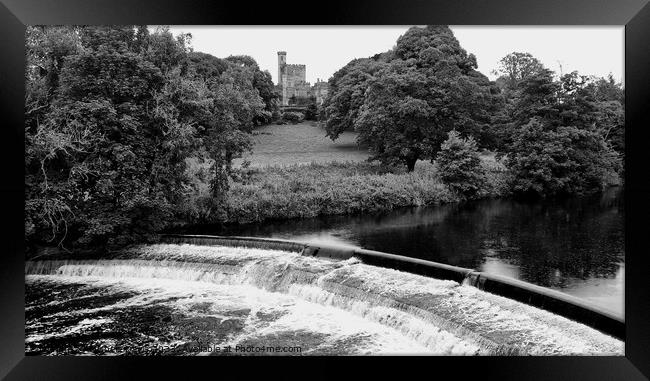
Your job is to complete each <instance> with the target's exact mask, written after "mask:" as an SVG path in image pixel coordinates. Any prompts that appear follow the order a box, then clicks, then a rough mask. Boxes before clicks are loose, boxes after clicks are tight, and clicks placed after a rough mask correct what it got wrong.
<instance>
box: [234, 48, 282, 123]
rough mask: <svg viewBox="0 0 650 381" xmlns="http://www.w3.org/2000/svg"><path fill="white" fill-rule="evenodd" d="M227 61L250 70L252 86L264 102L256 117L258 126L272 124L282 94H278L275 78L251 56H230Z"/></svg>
mask: <svg viewBox="0 0 650 381" xmlns="http://www.w3.org/2000/svg"><path fill="white" fill-rule="evenodd" d="M226 60H227V61H228V62H230V63H232V64H234V65H236V66H240V67H243V68H246V69H248V70H249V71H251V72H252V75H253V77H252V82H251V83H252V84H253V87H254V88H255V89H256V90H257V92H258V94H259V96H260V98H262V102H264V109H263V111H261V112H259V113H258V115H256V116H255V118H254V119H255V123H256V124H264V123H269V122H271V119H272V115H273V113H274V112H277V111H278V109H279V105H280V94H279V93H278V91H277V89H276V87H275V85H274V84H273V78H272V77H271V73H269V72H268V70H264V71H262V70H260V68H259V65H258V64H257V62H256V61H255V59H254V58H253V57H250V56H230V57H228V58H226Z"/></svg>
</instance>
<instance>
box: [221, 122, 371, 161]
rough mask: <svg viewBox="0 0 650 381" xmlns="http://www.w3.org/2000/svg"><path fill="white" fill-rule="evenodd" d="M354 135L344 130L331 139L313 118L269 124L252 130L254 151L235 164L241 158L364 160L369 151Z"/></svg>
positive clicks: (268, 159)
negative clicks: (306, 120)
mask: <svg viewBox="0 0 650 381" xmlns="http://www.w3.org/2000/svg"><path fill="white" fill-rule="evenodd" d="M356 137H357V134H356V133H354V132H347V131H346V132H344V133H342V134H341V135H340V136H339V138H338V139H337V140H336V141H335V142H333V141H332V140H331V139H330V138H328V137H326V136H325V129H323V128H322V127H319V126H318V125H317V124H316V123H315V122H303V123H298V124H285V125H276V124H270V125H267V126H262V127H259V128H257V129H255V130H254V136H253V138H252V140H253V153H252V154H246V155H244V157H243V158H241V159H237V160H235V161H234V165H235V166H240V165H241V164H242V162H243V161H244V160H248V161H250V163H251V164H250V166H251V167H266V166H286V165H294V164H310V163H329V162H359V161H364V160H366V159H367V158H368V156H369V154H368V151H367V150H366V149H363V148H359V147H358V146H357V143H356Z"/></svg>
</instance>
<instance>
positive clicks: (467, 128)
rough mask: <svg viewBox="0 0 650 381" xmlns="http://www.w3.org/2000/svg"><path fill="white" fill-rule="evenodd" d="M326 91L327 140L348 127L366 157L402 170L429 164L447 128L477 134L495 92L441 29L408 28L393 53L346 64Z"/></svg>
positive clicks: (446, 30)
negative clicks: (366, 149) (365, 150)
mask: <svg viewBox="0 0 650 381" xmlns="http://www.w3.org/2000/svg"><path fill="white" fill-rule="evenodd" d="M330 86H331V87H332V88H331V89H330V94H331V95H330V96H329V97H328V100H327V101H326V108H327V111H326V116H327V118H328V120H327V126H328V135H329V136H330V137H332V138H335V137H336V136H338V134H339V133H340V132H341V131H342V130H344V129H348V128H349V126H350V125H352V126H353V127H354V130H355V131H357V132H358V133H359V138H358V139H359V142H360V143H362V144H365V145H367V146H368V147H369V148H370V149H371V152H372V154H373V156H372V159H375V160H379V161H381V162H383V163H390V164H397V163H401V164H405V165H406V166H407V168H408V170H409V171H412V170H413V168H414V166H415V163H416V162H417V160H433V159H434V157H435V154H436V152H437V151H438V150H439V149H440V144H441V143H442V142H443V141H444V140H445V139H446V135H447V132H448V131H450V130H451V129H453V128H455V129H457V130H458V131H461V132H462V133H464V134H474V135H476V136H479V137H480V136H482V132H483V131H485V130H486V128H487V126H488V124H489V120H490V112H489V110H490V108H491V107H493V105H494V104H496V103H495V102H496V100H495V98H494V93H495V92H496V91H497V90H496V88H495V87H494V85H493V84H492V83H490V81H489V80H488V79H487V77H485V76H484V75H483V74H481V73H479V72H478V71H476V58H475V57H474V56H473V55H472V54H468V53H467V52H466V51H465V50H464V49H463V48H462V47H461V46H460V44H459V43H458V40H457V39H456V38H455V37H454V35H453V33H452V32H451V30H450V29H449V28H448V27H446V26H428V27H425V28H420V27H413V28H411V29H409V30H408V31H407V32H406V33H405V34H404V35H403V36H401V37H400V38H399V39H398V40H397V44H396V46H395V48H394V49H393V50H392V51H390V52H388V53H386V54H383V55H379V56H376V57H374V58H372V59H365V60H358V61H353V62H351V63H350V64H348V66H346V67H345V68H343V69H342V70H341V71H339V72H338V73H337V74H335V76H334V78H333V79H332V80H330Z"/></svg>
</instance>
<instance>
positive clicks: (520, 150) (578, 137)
mask: <svg viewBox="0 0 650 381" xmlns="http://www.w3.org/2000/svg"><path fill="white" fill-rule="evenodd" d="M506 164H507V165H508V167H509V168H510V170H511V171H512V173H513V175H514V181H513V185H512V189H513V191H514V192H515V193H517V194H523V195H527V196H541V197H547V196H562V195H569V194H583V193H589V192H593V191H597V190H601V189H602V188H603V187H605V186H606V185H607V184H608V181H611V180H612V179H614V178H616V175H617V172H618V171H619V170H620V159H619V157H618V155H617V154H616V152H615V151H613V150H612V149H611V148H610V147H609V145H608V144H607V143H606V142H605V140H604V139H603V137H602V136H601V135H600V134H598V133H597V132H596V131H593V130H586V129H579V128H576V127H573V126H569V127H566V126H560V127H557V128H556V129H549V128H548V127H547V126H545V125H544V124H543V123H542V122H541V121H540V120H538V119H537V118H533V119H531V121H530V122H529V123H527V124H526V125H524V126H523V127H522V128H521V129H520V130H519V131H518V134H517V136H516V138H515V140H514V142H513V144H512V146H511V148H510V151H509V153H508V158H507V160H506Z"/></svg>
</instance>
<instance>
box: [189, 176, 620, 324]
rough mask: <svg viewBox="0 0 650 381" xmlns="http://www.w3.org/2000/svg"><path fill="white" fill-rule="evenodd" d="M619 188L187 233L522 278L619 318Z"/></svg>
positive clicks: (204, 229) (196, 230)
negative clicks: (340, 249) (322, 245)
mask: <svg viewBox="0 0 650 381" xmlns="http://www.w3.org/2000/svg"><path fill="white" fill-rule="evenodd" d="M623 212H624V206H623V190H622V189H621V188H611V189H609V190H608V191H606V192H604V193H602V194H600V195H595V196H590V197H586V198H575V199H568V200H564V201H561V202H557V201H554V202H548V201H547V202H542V203H539V202H538V203H525V202H519V201H514V200H483V201H478V202H473V203H467V204H463V205H443V206H437V207H424V208H413V209H406V210H399V211H394V212H391V213H387V214H383V215H372V216H330V217H321V218H314V219H308V220H293V221H282V222H272V223H264V224H255V225H244V226H236V227H228V228H216V227H207V226H204V227H201V228H194V229H193V230H192V231H193V232H195V233H205V234H232V235H248V236H263V237H276V238H288V239H296V240H304V241H310V242H328V243H337V244H345V245H354V246H360V247H363V248H366V249H371V250H380V251H384V252H389V253H395V254H401V255H406V256H410V257H416V258H422V259H427V260H432V261H436V262H442V263H448V264H451V265H456V266H462V267H468V268H473V269H477V270H480V271H485V272H488V273H495V274H501V275H505V276H509V277H513V278H517V279H522V280H525V281H528V282H531V283H534V284H538V285H541V286H545V287H550V288H554V289H559V290H561V291H564V292H567V293H569V294H572V295H575V296H578V297H581V298H585V299H589V300H591V301H593V302H595V303H598V304H599V305H601V306H603V307H605V308H608V309H610V310H612V311H615V312H618V313H620V314H623V279H624V215H623Z"/></svg>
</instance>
